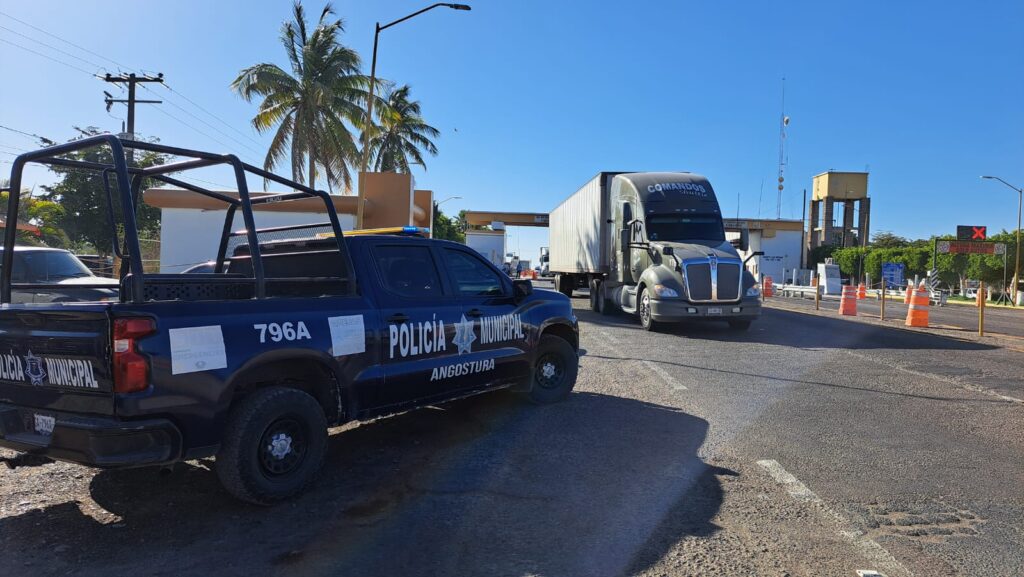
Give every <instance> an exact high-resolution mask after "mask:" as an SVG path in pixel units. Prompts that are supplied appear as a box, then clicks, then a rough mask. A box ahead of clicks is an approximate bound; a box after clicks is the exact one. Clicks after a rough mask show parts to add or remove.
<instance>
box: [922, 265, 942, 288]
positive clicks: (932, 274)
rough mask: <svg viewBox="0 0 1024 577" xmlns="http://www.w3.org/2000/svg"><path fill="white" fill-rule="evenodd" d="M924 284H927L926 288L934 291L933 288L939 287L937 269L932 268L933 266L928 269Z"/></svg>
mask: <svg viewBox="0 0 1024 577" xmlns="http://www.w3.org/2000/svg"><path fill="white" fill-rule="evenodd" d="M925 284H927V285H928V288H929V290H931V291H935V289H937V288H939V270H938V269H934V268H933V269H932V270H930V271H928V280H926V281H925Z"/></svg>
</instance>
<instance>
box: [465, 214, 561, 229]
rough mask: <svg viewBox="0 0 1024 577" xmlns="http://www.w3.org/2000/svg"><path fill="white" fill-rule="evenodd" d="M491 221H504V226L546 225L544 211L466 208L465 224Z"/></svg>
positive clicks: (546, 217) (472, 224) (546, 215)
mask: <svg viewBox="0 0 1024 577" xmlns="http://www.w3.org/2000/svg"><path fill="white" fill-rule="evenodd" d="M493 222H501V223H504V224H505V226H540V227H547V226H548V214H547V213H546V212H490V211H482V210H467V211H466V224H468V225H470V226H490V225H491V223H493Z"/></svg>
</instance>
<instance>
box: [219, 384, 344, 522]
mask: <svg viewBox="0 0 1024 577" xmlns="http://www.w3.org/2000/svg"><path fill="white" fill-rule="evenodd" d="M326 449H327V419H326V418H325V417H324V411H323V409H322V408H321V407H320V404H319V403H318V402H317V401H316V399H314V398H313V397H311V396H309V395H308V394H306V393H305V392H303V391H300V390H298V389H291V388H286V387H268V388H265V389H259V390H257V391H255V392H253V393H252V394H250V395H249V396H247V397H244V398H243V399H242V401H241V402H240V403H239V404H238V405H237V406H236V407H234V408H233V409H232V410H231V413H230V414H229V416H228V420H227V424H226V425H225V427H224V438H223V439H222V441H221V446H220V450H219V451H218V452H217V460H216V464H215V469H216V471H217V477H218V478H219V479H220V482H221V484H222V485H223V486H224V488H225V489H227V490H228V492H229V493H231V494H232V495H234V496H235V497H237V498H239V499H241V500H243V501H248V502H250V503H255V504H258V505H269V504H271V503H274V502H277V501H281V500H284V499H287V498H289V497H293V496H295V495H297V494H299V493H301V492H302V491H303V490H305V488H306V487H308V486H309V484H310V483H312V482H313V480H314V479H315V478H316V475H317V473H319V471H320V467H321V466H322V465H323V461H324V452H325V451H326Z"/></svg>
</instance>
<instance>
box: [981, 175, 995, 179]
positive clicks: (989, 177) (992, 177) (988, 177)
mask: <svg viewBox="0 0 1024 577" xmlns="http://www.w3.org/2000/svg"><path fill="white" fill-rule="evenodd" d="M982 178H987V179H989V180H992V179H994V178H995V177H994V176H982Z"/></svg>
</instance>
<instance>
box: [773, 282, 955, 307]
mask: <svg viewBox="0 0 1024 577" xmlns="http://www.w3.org/2000/svg"><path fill="white" fill-rule="evenodd" d="M820 289H821V287H820V286H817V287H813V286H806V285H794V284H783V285H777V286H776V287H775V292H776V293H777V294H778V295H779V296H784V297H799V298H807V299H813V298H814V293H815V291H816V290H820ZM866 292H867V295H868V298H873V299H875V300H882V290H881V289H868V290H867V291H866ZM885 296H886V300H889V299H902V298H903V296H904V293H903V292H902V291H895V290H892V291H885ZM929 298H930V299H931V304H932V305H934V306H939V307H941V306H944V305H945V304H946V298H947V295H946V294H945V293H943V292H939V291H931V292H930V294H929ZM821 299H822V300H835V299H839V295H828V294H824V293H822V294H821Z"/></svg>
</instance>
